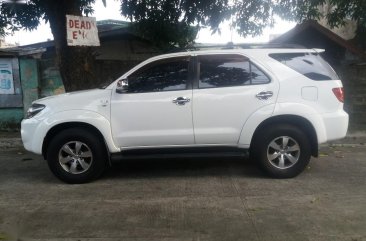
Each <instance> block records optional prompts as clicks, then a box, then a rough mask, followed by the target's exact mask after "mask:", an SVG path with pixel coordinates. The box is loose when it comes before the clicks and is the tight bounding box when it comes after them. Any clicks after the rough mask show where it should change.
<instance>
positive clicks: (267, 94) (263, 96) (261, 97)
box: [255, 91, 273, 100]
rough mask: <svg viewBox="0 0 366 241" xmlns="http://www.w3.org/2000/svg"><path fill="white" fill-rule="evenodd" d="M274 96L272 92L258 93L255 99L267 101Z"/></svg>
mask: <svg viewBox="0 0 366 241" xmlns="http://www.w3.org/2000/svg"><path fill="white" fill-rule="evenodd" d="M272 96H273V92H272V91H262V92H260V93H258V94H257V95H256V96H255V97H257V98H258V99H259V100H267V99H269V98H270V97H272Z"/></svg>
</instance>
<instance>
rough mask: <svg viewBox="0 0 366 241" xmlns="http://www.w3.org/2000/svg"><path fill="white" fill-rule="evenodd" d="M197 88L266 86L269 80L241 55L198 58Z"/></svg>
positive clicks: (203, 56)
mask: <svg viewBox="0 0 366 241" xmlns="http://www.w3.org/2000/svg"><path fill="white" fill-rule="evenodd" d="M198 72H199V83H198V85H199V88H215V87H230V86H240V85H250V84H266V83H268V82H270V79H269V78H268V77H267V76H266V75H265V74H264V73H263V72H262V71H261V70H260V69H258V68H257V67H256V66H255V65H253V64H252V63H251V62H250V61H249V60H248V59H247V58H245V57H244V56H241V55H202V56H199V57H198Z"/></svg>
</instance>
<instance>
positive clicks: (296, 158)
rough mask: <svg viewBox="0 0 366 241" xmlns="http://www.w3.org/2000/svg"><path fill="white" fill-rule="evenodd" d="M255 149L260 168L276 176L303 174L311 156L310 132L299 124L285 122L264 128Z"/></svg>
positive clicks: (252, 150)
mask: <svg viewBox="0 0 366 241" xmlns="http://www.w3.org/2000/svg"><path fill="white" fill-rule="evenodd" d="M251 152H252V154H253V155H254V158H255V159H256V161H257V162H258V164H259V165H260V167H261V168H262V169H263V170H264V171H265V172H266V173H268V174H269V175H270V176H272V177H275V178H291V177H295V176H297V175H299V174H300V173H301V172H302V171H303V170H304V169H305V168H306V166H307V165H308V163H309V161H310V158H311V149H310V143H309V139H308V138H307V136H306V134H305V133H304V132H303V131H302V130H300V129H299V128H297V127H295V126H292V125H285V124H282V125H275V126H267V127H266V128H263V129H262V130H260V131H259V133H257V135H256V137H255V140H254V144H253V146H252V147H251Z"/></svg>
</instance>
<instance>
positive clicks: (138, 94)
mask: <svg viewBox="0 0 366 241" xmlns="http://www.w3.org/2000/svg"><path fill="white" fill-rule="evenodd" d="M190 73H191V71H190V57H186V56H185V57H174V58H167V59H161V60H157V61H154V62H151V63H148V64H146V65H144V66H143V67H141V68H139V69H138V70H137V71H135V72H133V73H132V74H130V75H129V76H128V90H127V91H126V93H117V92H113V94H112V100H111V122H112V123H111V124H112V134H113V138H114V141H115V143H116V144H117V145H118V146H119V147H122V148H123V147H158V146H180V145H192V144H194V136H193V121H192V87H191V80H190Z"/></svg>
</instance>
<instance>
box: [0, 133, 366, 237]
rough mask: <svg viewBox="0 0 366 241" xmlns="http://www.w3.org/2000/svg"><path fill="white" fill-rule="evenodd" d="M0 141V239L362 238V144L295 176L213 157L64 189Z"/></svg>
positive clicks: (132, 170) (144, 165)
mask: <svg viewBox="0 0 366 241" xmlns="http://www.w3.org/2000/svg"><path fill="white" fill-rule="evenodd" d="M0 136H1V137H0V240H23V241H24V240H31V241H36V240H37V241H38V240H39V241H46V240H47V241H56V240H57V241H71V240H73V241H77V240H80V241H117V240H123V241H124V240H127V241H129V240H137V241H145V240H146V241H155V240H156V241H158V240H159V241H161V240H162V241H168V240H169V241H170V240H172V241H173V240H174V241H175V240H183V241H185V240H190V241H198V240H217V241H219V240H220V241H221V240H225V241H226V240H227V241H230V240H271V241H272V240H279V241H280V240H281V241H283V240H319V241H320V240H349V241H356V240H357V241H360V240H366V228H365V226H366V179H365V173H366V158H365V157H366V146H365V145H364V144H363V143H364V142H363V141H362V139H360V138H358V139H357V138H356V139H352V138H351V139H352V140H354V141H353V143H350V142H349V143H345V142H343V143H335V144H334V145H331V146H329V145H323V146H322V148H321V150H320V157H319V158H318V159H313V160H312V161H311V162H310V165H309V167H308V168H307V170H306V171H305V172H304V173H303V174H301V175H300V176H298V177H297V178H294V179H287V180H276V179H270V178H267V177H266V176H264V175H263V174H262V173H261V172H260V171H259V170H258V169H257V168H256V166H255V165H254V163H252V162H250V161H249V160H245V159H239V158H219V157H218V158H215V159H212V158H211V159H207V158H197V159H168V160H167V159H165V160H138V161H137V160H134V161H124V162H121V163H119V164H118V165H115V166H114V167H113V168H112V169H110V170H109V171H108V172H107V173H106V174H105V175H104V176H103V177H102V178H101V179H99V180H97V181H95V182H93V183H89V184H84V185H67V184H64V183H62V182H60V181H58V180H57V179H56V178H55V177H53V175H52V174H51V172H50V171H49V170H48V167H47V165H46V163H45V161H44V160H43V159H42V158H41V157H40V156H36V155H33V154H31V153H27V152H26V151H24V150H23V148H22V147H21V145H20V143H19V137H17V136H16V135H15V136H14V135H13V136H12V135H11V134H9V135H8V136H6V134H2V135H0ZM344 144H345V145H344Z"/></svg>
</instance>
